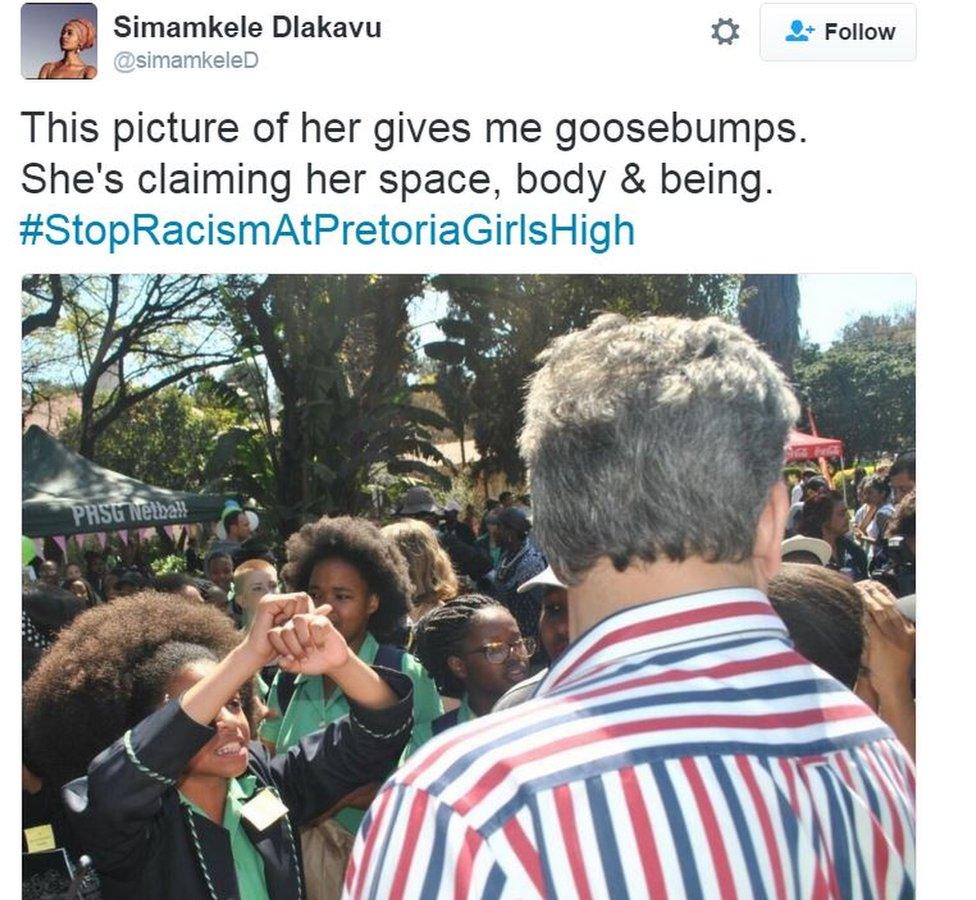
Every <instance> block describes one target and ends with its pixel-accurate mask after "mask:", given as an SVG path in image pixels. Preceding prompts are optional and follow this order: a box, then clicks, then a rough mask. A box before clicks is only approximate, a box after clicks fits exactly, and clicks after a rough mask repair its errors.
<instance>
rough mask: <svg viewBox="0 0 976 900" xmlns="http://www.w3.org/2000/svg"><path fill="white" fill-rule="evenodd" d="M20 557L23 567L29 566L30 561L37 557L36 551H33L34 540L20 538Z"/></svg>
mask: <svg viewBox="0 0 976 900" xmlns="http://www.w3.org/2000/svg"><path fill="white" fill-rule="evenodd" d="M20 555H21V558H22V559H23V560H24V562H23V565H25V566H26V565H29V564H30V561H31V560H32V559H33V558H34V557H35V556H37V550H36V549H34V539H33V538H29V537H23V536H21V538H20Z"/></svg>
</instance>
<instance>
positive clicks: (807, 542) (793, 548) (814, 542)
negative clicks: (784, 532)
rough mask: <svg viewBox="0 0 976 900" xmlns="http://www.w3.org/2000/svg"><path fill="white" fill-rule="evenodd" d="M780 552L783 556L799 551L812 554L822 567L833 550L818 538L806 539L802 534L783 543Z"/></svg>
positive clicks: (827, 561) (828, 560)
mask: <svg viewBox="0 0 976 900" xmlns="http://www.w3.org/2000/svg"><path fill="white" fill-rule="evenodd" d="M781 550H782V552H783V555H784V556H785V555H786V554H787V553H797V552H799V551H801V550H804V551H806V552H807V553H812V554H813V555H814V556H816V557H817V559H819V560H820V565H822V566H825V565H827V563H829V562H830V556H831V554H832V553H833V550H831V549H830V544H828V543H827V542H826V541H822V540H820V538H812V537H806V536H804V535H802V534H797V535H795V536H793V537H791V538H787V539H786V540H785V541H783V543H782V545H781Z"/></svg>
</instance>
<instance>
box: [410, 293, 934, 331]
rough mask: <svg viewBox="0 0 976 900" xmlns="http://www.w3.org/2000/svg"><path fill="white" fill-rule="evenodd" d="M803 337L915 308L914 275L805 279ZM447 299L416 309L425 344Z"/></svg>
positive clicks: (436, 297)
mask: <svg viewBox="0 0 976 900" xmlns="http://www.w3.org/2000/svg"><path fill="white" fill-rule="evenodd" d="M799 283H800V334H801V335H806V336H808V337H809V338H810V340H812V341H813V342H814V343H815V344H819V345H820V346H821V348H823V349H826V348H827V347H829V346H830V345H831V344H832V343H833V342H834V341H835V340H836V339H837V338H839V337H840V332H841V329H843V327H844V326H845V325H847V324H848V323H849V322H853V321H854V320H855V319H858V318H860V317H861V316H862V315H865V314H867V313H870V314H879V313H894V312H899V311H904V310H906V309H908V308H911V307H914V305H915V278H914V277H913V276H912V275H801V276H800V279H799ZM446 309H447V298H446V297H445V296H444V295H443V294H438V293H436V292H433V291H432V292H429V293H427V294H426V295H425V296H424V298H423V299H422V301H421V302H420V303H418V304H416V305H415V307H414V310H413V313H412V319H413V322H414V324H415V325H416V326H419V330H418V334H419V336H420V341H421V344H424V343H427V342H428V341H436V340H440V339H441V338H442V335H441V333H440V330H439V329H438V328H437V327H436V325H434V324H431V323H432V322H433V321H436V320H437V319H438V318H439V317H441V316H443V315H444V313H445V311H446Z"/></svg>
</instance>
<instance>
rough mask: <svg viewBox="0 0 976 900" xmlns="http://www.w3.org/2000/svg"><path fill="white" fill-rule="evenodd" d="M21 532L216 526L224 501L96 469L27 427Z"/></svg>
mask: <svg viewBox="0 0 976 900" xmlns="http://www.w3.org/2000/svg"><path fill="white" fill-rule="evenodd" d="M21 478H22V482H21V493H22V503H23V505H22V509H23V531H22V533H23V534H24V535H26V536H27V537H32V538H42V537H54V536H62V535H71V534H92V533H98V532H108V531H124V530H129V529H133V528H153V527H155V526H157V525H182V524H187V523H190V522H216V521H217V520H218V519H219V518H220V514H221V511H222V510H223V507H224V498H223V497H221V496H218V495H216V494H192V493H189V492H187V491H171V490H167V489H166V488H160V487H153V486H152V485H151V484H146V483H145V482H142V481H139V480H137V479H135V478H129V477H128V476H127V475H120V474H119V473H118V472H112V471H110V470H108V469H103V468H102V467H101V466H97V465H95V463H93V462H91V461H90V460H87V459H85V458H84V457H83V456H79V455H78V454H77V453H75V452H73V451H72V450H69V449H68V448H67V447H65V446H64V445H63V444H60V443H58V441H56V440H55V439H54V438H53V437H51V435H49V434H48V433H47V432H46V431H44V429H43V428H39V427H38V426H37V425H32V426H31V427H30V428H28V429H27V432H26V433H25V434H24V437H23V462H22V470H21Z"/></svg>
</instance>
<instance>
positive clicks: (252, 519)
mask: <svg viewBox="0 0 976 900" xmlns="http://www.w3.org/2000/svg"><path fill="white" fill-rule="evenodd" d="M227 512H228V511H226V510H225V512H224V514H223V515H226V514H227ZM241 512H243V513H244V514H245V515H246V516H247V521H248V522H249V523H250V525H251V531H257V530H258V525H260V524H261V520H260V519H259V518H258V514H257V513H256V512H254V510H253V509H244V510H241ZM214 530H215V531H216V532H217V537H218V538H220V540H222V541H226V540H227V529H226V528H224V522H223V516H222V517H221V521H219V522H218V523H217V527H216V529H214Z"/></svg>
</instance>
